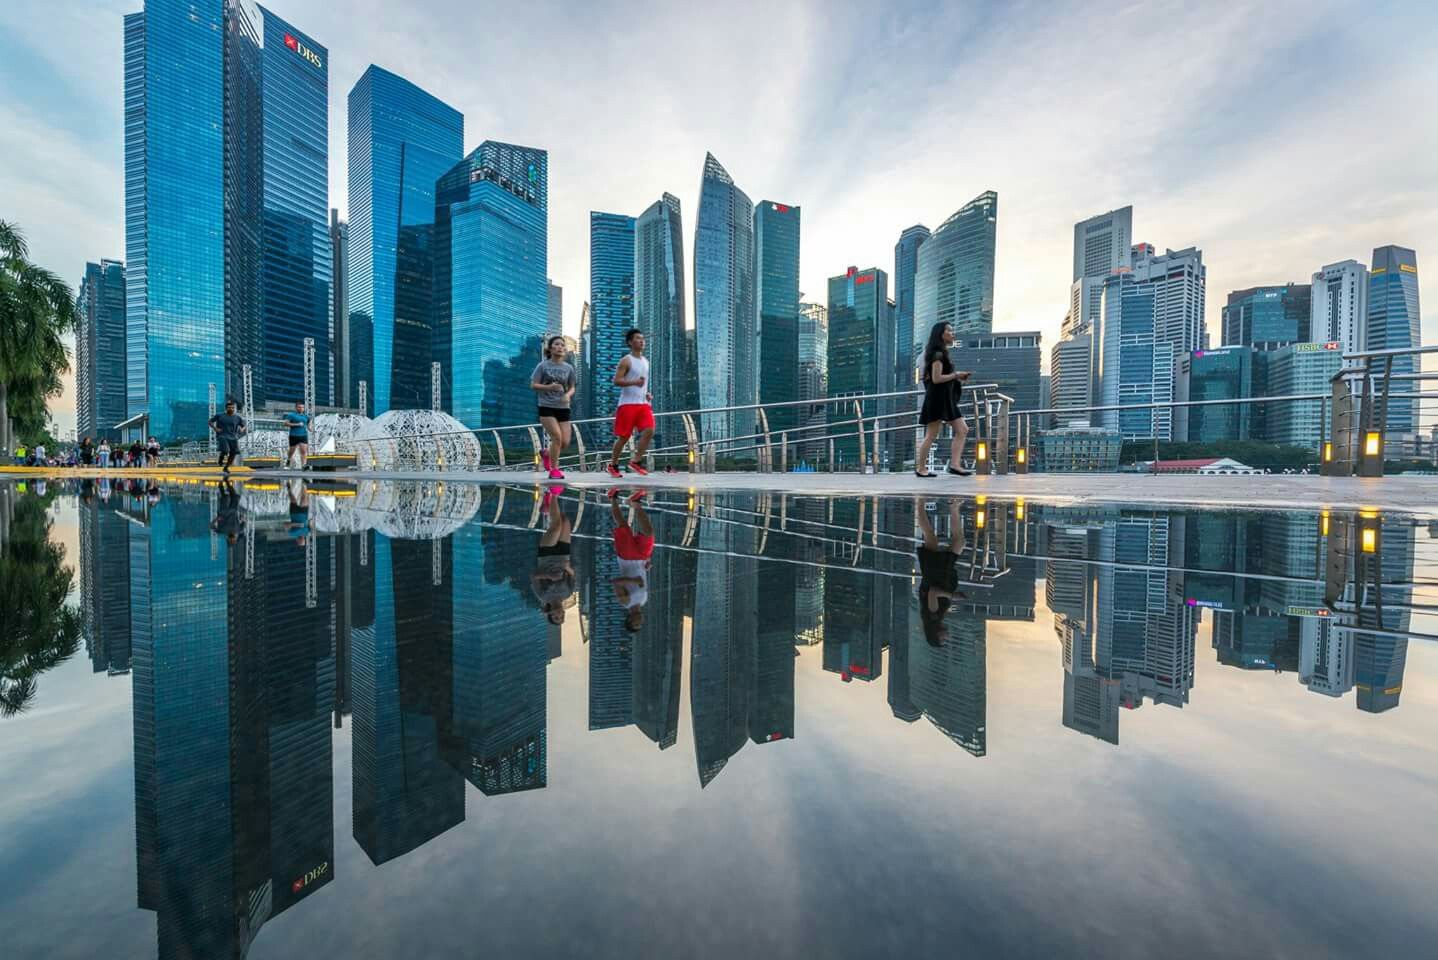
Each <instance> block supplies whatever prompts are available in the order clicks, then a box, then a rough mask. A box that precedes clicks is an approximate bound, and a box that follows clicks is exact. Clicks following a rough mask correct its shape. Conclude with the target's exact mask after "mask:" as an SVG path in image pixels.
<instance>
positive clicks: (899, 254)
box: [894, 223, 930, 439]
mask: <svg viewBox="0 0 1438 960" xmlns="http://www.w3.org/2000/svg"><path fill="white" fill-rule="evenodd" d="M929 235H930V234H929V228H928V227H926V226H924V225H923V224H922V223H920V224H915V225H914V226H912V227H909V228H908V229H907V230H905V231H904V232H903V233H901V234H899V242H898V243H896V244H894V324H895V327H896V333H897V336H898V338H899V347H898V349H897V350H896V351H895V356H896V357H897V358H898V363H899V370H898V371H897V372H896V373H895V376H894V382H895V383H899V384H911V383H918V382H919V368H918V363H917V355H915V353H914V349H913V346H914V343H915V334H914V281H915V280H916V279H917V277H918V274H919V248H920V247H922V246H923V245H924V241H925V240H927V239H929ZM923 336H925V337H927V336H928V331H927V330H925V331H923ZM906 439H912V438H906Z"/></svg>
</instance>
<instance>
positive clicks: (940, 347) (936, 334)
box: [923, 320, 949, 383]
mask: <svg viewBox="0 0 1438 960" xmlns="http://www.w3.org/2000/svg"><path fill="white" fill-rule="evenodd" d="M948 326H949V322H948V321H947V320H940V321H939V322H938V323H936V324H934V325H933V327H932V328H930V330H929V344H928V346H926V347H924V371H923V373H924V382H926V383H927V382H928V380H929V368H930V367H931V366H932V365H933V362H934V355H935V354H936V353H938V354H942V353H947V352H948V349H949V348H948V346H947V345H945V343H944V330H945V329H947V328H948Z"/></svg>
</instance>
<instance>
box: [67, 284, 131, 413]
mask: <svg viewBox="0 0 1438 960" xmlns="http://www.w3.org/2000/svg"><path fill="white" fill-rule="evenodd" d="M75 305H76V307H77V308H78V309H79V314H80V326H79V328H78V329H77V330H76V331H75V435H76V436H77V437H89V438H90V439H91V440H95V441H98V440H99V439H100V438H101V437H106V438H108V439H111V440H115V439H118V438H119V434H118V433H117V432H116V431H115V430H114V427H115V425H116V424H118V423H120V421H122V420H124V419H125V417H126V410H125V265H124V264H123V263H120V262H119V261H118V260H101V261H100V262H99V263H87V264H85V276H84V277H83V278H82V279H81V280H80V292H79V295H78V297H77V298H76V303H75Z"/></svg>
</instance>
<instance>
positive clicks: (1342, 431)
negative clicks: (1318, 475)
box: [1319, 371, 1353, 477]
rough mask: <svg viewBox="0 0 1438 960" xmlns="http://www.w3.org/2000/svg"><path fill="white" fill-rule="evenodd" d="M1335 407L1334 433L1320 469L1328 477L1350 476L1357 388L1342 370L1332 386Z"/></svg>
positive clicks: (1331, 435) (1327, 443)
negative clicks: (1354, 400)
mask: <svg viewBox="0 0 1438 960" xmlns="http://www.w3.org/2000/svg"><path fill="white" fill-rule="evenodd" d="M1330 387H1331V392H1332V403H1331V406H1332V408H1333V413H1332V416H1331V417H1330V418H1329V423H1330V430H1331V432H1330V433H1329V435H1328V439H1327V440H1325V441H1324V444H1323V450H1322V451H1321V457H1322V459H1321V461H1320V463H1321V466H1320V468H1319V469H1320V470H1321V472H1322V473H1323V475H1324V476H1328V477H1347V476H1351V475H1352V473H1353V462H1352V450H1353V443H1352V431H1353V386H1352V381H1351V380H1350V379H1349V378H1348V377H1347V376H1345V375H1344V373H1343V372H1342V371H1339V372H1338V373H1336V374H1334V376H1333V380H1332V382H1331V384H1330Z"/></svg>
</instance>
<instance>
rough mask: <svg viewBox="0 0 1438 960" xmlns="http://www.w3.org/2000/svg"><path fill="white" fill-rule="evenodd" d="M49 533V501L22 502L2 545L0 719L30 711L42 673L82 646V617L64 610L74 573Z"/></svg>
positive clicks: (70, 610)
mask: <svg viewBox="0 0 1438 960" xmlns="http://www.w3.org/2000/svg"><path fill="white" fill-rule="evenodd" d="M7 495H8V491H7V492H3V493H0V498H7ZM49 533H50V520H49V517H48V516H47V514H46V512H45V504H44V501H42V500H40V499H39V498H37V497H22V498H20V499H19V500H18V501H17V502H16V503H15V505H14V518H13V520H12V522H11V523H10V525H9V536H8V537H7V538H6V539H5V542H4V543H3V544H0V596H3V597H4V598H5V602H4V604H0V717H9V716H14V715H15V714H17V713H19V712H20V711H22V710H24V709H25V708H26V707H27V706H29V703H30V701H31V700H32V699H34V697H35V691H36V689H37V678H38V677H39V676H40V674H42V673H44V672H45V671H46V670H49V669H51V668H52V667H54V666H57V665H58V664H60V663H63V662H64V661H65V660H67V659H69V657H70V656H71V654H73V653H74V652H75V651H76V650H77V649H79V646H80V616H79V614H78V612H77V611H75V610H74V609H72V608H70V607H67V606H65V597H66V596H67V595H68V594H69V592H70V584H71V580H72V578H73V576H74V573H73V571H72V570H71V569H70V568H69V567H67V566H65V565H64V559H65V554H64V551H63V550H61V549H60V547H59V546H58V545H56V544H54V543H51V542H50V539H49Z"/></svg>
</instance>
